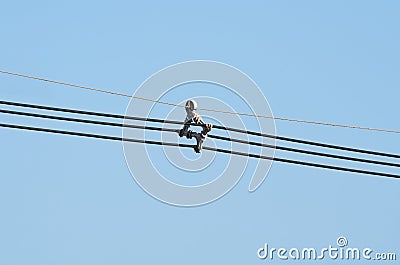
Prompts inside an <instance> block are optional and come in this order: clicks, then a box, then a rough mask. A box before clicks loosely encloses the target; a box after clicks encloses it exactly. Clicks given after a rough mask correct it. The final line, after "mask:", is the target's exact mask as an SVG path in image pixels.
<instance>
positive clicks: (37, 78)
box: [0, 69, 400, 133]
mask: <svg viewBox="0 0 400 265" xmlns="http://www.w3.org/2000/svg"><path fill="white" fill-rule="evenodd" d="M0 73H3V74H7V75H12V76H17V77H22V78H28V79H34V80H38V81H43V82H48V83H54V84H58V85H64V86H69V87H76V88H80V89H86V90H90V91H96V92H101V93H107V94H111V95H117V96H123V97H127V98H135V99H139V100H143V101H148V102H153V103H158V104H164V105H169V106H175V107H184V105H180V104H175V103H170V102H166V101H161V100H156V99H149V98H144V97H139V96H135V95H128V94H124V93H120V92H115V91H110V90H106V89H100V88H95V87H89V86H83V85H77V84H73V83H67V82H61V81H56V80H51V79H47V78H42V77H37V76H33V75H25V74H20V73H16V72H10V71H5V70H1V69H0ZM199 110H204V111H210V112H218V113H225V114H232V115H240V116H249V117H256V118H266V119H274V120H281V121H289V122H296V123H306V124H313V125H324V126H331V127H341V128H347V129H359V130H367V131H377V132H386V133H400V130H389V129H380V128H372V127H363V126H355V125H346V124H338V123H329V122H320V121H310V120H304V119H303V120H300V119H292V118H283V117H273V116H267V115H258V114H255V113H241V112H234V111H224V110H216V109H209V108H199Z"/></svg>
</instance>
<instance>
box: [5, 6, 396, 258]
mask: <svg viewBox="0 0 400 265" xmlns="http://www.w3.org/2000/svg"><path fill="white" fill-rule="evenodd" d="M399 10H400V4H399V3H398V2H397V1H384V2H382V1H381V2H379V3H378V2H376V1H351V2H349V1H329V2H328V1H301V2H300V1H275V2H272V1H251V2H244V1H242V2H240V3H239V2H236V1H219V2H218V3H216V2H215V1H202V2H196V3H182V2H181V1H166V2H161V1H159V2H156V1H147V2H145V1H142V2H141V3H138V2H134V1H113V2H101V1H57V2H55V1H34V2H29V1H8V2H4V3H2V8H1V10H0V23H1V24H2V25H3V26H2V27H1V29H0V34H1V36H2V38H1V42H0V69H4V70H9V71H15V72H20V73H26V74H32V75H37V76H41V77H48V78H51V79H56V80H61V81H67V82H72V83H78V84H82V85H89V86H94V87H100V88H105V89H110V90H116V91H119V92H122V93H127V94H133V93H134V91H135V89H136V88H137V87H138V86H139V85H140V84H141V83H142V82H143V81H144V80H145V79H146V78H148V77H149V76H150V75H151V74H153V73H155V72H157V71H158V70H160V69H162V68H164V67H167V66H169V65H172V64H175V63H178V62H182V61H187V60H195V59H202V60H214V61H220V62H224V63H227V64H230V65H232V66H234V67H236V68H238V69H240V70H242V71H243V72H245V73H246V74H248V75H249V76H250V77H251V78H252V79H253V80H254V81H255V82H256V83H257V84H258V85H259V87H260V88H261V89H262V91H263V92H264V94H265V96H266V98H267V99H268V101H269V104H270V106H271V109H272V111H273V113H274V115H275V116H276V117H291V118H299V119H309V120H316V121H328V122H334V123H344V124H351V125H353V124H354V125H363V126H369V127H380V128H388V129H399V124H398V122H397V121H398V113H399V111H398V98H399V96H400V92H399V91H400V90H399V87H400V78H399V75H398V73H399V72H400V64H399V62H400V52H399V48H398V47H400V37H399V34H398V28H399V24H400V16H399ZM0 87H1V98H2V99H3V100H12V101H19V102H29V103H36V104H44V105H52V106H61V107H69V108H79V109H87V110H96V111H104V112H113V113H119V114H123V113H124V112H125V109H126V106H127V104H128V100H127V99H125V98H121V97H115V96H110V95H104V94H99V93H94V92H89V91H84V90H79V89H74V88H68V87H62V86H57V85H52V84H46V83H41V82H36V81H32V80H25V79H20V78H15V77H10V76H5V75H1V76H0ZM0 119H1V121H2V122H9V123H24V124H31V125H35V126H52V127H54V128H65V129H70V130H87V131H89V132H101V133H108V134H116V135H120V134H121V131H120V130H118V129H110V128H107V129H101V130H100V129H97V128H93V127H89V126H78V125H71V124H63V123H55V122H48V121H35V120H32V119H21V118H19V119H17V118H15V117H9V116H5V115H1V118H0ZM276 128H277V133H278V134H279V135H283V136H290V137H296V138H302V139H310V140H316V141H322V142H328V143H334V144H340V145H346V146H354V147H360V148H366V149H373V150H379V151H385V152H392V153H399V150H400V143H399V141H398V137H399V136H398V135H396V134H386V133H377V132H365V131H359V130H348V129H340V128H330V127H320V126H311V125H301V124H293V123H288V122H279V121H277V123H276ZM0 131H1V150H2V152H1V161H2V162H1V175H0V209H1V215H0V216H1V218H0V238H1V239H0V249H1V251H0V252H1V255H0V264H27V263H30V264H110V263H115V264H157V263H163V264H188V263H190V264H221V263H224V264H262V263H264V262H268V261H261V260H259V259H258V258H257V255H256V251H257V249H258V248H259V247H261V246H263V245H264V243H269V244H270V245H273V246H275V247H280V246H282V247H287V248H290V247H316V248H318V247H320V248H322V247H325V246H327V245H329V244H334V243H335V241H336V238H337V237H338V236H340V235H343V236H346V237H347V239H348V241H349V245H351V246H354V247H360V248H361V247H371V248H373V249H374V250H376V251H381V252H384V251H387V252H393V251H397V253H398V256H399V257H398V258H400V253H399V252H398V249H399V248H400V245H399V240H398V238H399V236H400V228H399V225H398V224H399V221H400V211H399V210H400V208H399V205H398V194H399V192H400V186H399V181H398V180H395V179H385V178H379V177H372V176H365V175H358V174H350V173H341V172H332V171H327V170H321V169H314V168H306V167H299V166H292V165H287V164H279V163H274V164H273V166H272V169H271V171H270V173H269V175H268V177H267V179H266V181H265V182H264V184H263V185H262V186H261V188H260V189H259V190H258V191H257V192H255V193H249V192H248V191H247V186H248V182H249V177H247V178H246V176H244V177H243V178H242V180H241V181H240V182H239V184H238V185H237V186H236V187H235V188H234V189H233V190H232V191H231V192H230V193H229V194H228V195H226V196H225V197H223V198H222V199H220V200H218V201H216V202H214V203H212V204H209V205H206V206H202V207H195V208H180V207H173V206H169V205H166V204H163V203H160V202H159V201H157V200H155V199H153V198H152V197H150V196H149V195H148V194H146V193H145V192H143V191H142V190H141V188H140V187H139V186H138V185H137V184H136V183H135V182H134V180H133V179H132V177H131V176H130V173H129V170H128V168H127V166H126V164H125V161H124V155H123V150H122V144H121V143H118V142H109V141H102V140H92V139H84V138H77V137H67V136H59V135H48V134H43V133H33V132H24V131H15V130H9V129H1V130H0ZM277 156H281V157H288V158H296V159H297V158H298V159H307V157H304V156H296V155H293V154H287V153H282V152H277ZM313 161H316V162H319V161H321V162H327V160H322V159H314V160H313ZM337 164H339V165H345V166H346V165H350V164H348V163H339V162H338V163H337ZM352 165H354V164H352ZM359 168H365V169H369V170H382V171H385V170H386V171H388V172H396V171H394V170H390V169H386V168H382V167H372V166H364V165H360V166H359ZM275 262H276V263H278V264H279V261H275ZM330 262H331V263H335V262H339V261H328V260H327V261H324V263H328V264H329V263H330ZM281 263H290V261H282V262H281ZM295 263H296V264H302V262H301V261H296V262H295ZM382 263H384V262H382Z"/></svg>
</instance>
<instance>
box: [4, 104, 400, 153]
mask: <svg viewBox="0 0 400 265" xmlns="http://www.w3.org/2000/svg"><path fill="white" fill-rule="evenodd" d="M0 104H3V105H9V106H16V107H25V108H33V109H41V110H50V111H57V112H66V113H73V114H83V115H89V116H98V117H106V118H117V119H128V120H136V121H146V122H156V123H167V124H177V125H182V124H184V122H182V121H171V120H163V119H155V118H143V117H135V116H123V115H118V114H110V113H102V112H93V111H83V110H76V109H66V108H58V107H48V106H43V105H34V104H27V103H19V102H10V101H4V100H0ZM190 125H193V126H201V125H198V124H190ZM213 128H214V129H220V130H226V131H232V132H238V133H244V134H249V135H254V136H261V137H266V138H272V139H276V140H281V141H287V142H293V143H299V144H306V145H312V146H318V147H324V148H330V149H336V150H341V151H349V152H355V153H362V154H368V155H376V156H383V157H390V158H400V155H398V154H391V153H384V152H378V151H372V150H365V149H360V148H352V147H345V146H340V145H333V144H326V143H320V142H315V141H308V140H301V139H296V138H290V137H284V136H277V135H271V134H266V133H260V132H255V131H248V130H242V129H237V128H232V127H226V126H221V125H213Z"/></svg>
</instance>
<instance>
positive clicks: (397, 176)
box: [0, 123, 400, 178]
mask: <svg viewBox="0 0 400 265" xmlns="http://www.w3.org/2000/svg"><path fill="white" fill-rule="evenodd" d="M0 127H5V128H13V129H20V130H29V131H39V132H47V133H55V134H63V135H73V136H80V137H89V138H97V139H105V140H114V141H127V142H133V143H142V144H151V145H165V146H174V147H184V148H193V147H194V146H193V145H188V144H178V143H168V142H159V141H150V140H140V139H132V138H122V137H115V136H108V135H99V134H90V133H82V132H73V131H64V130H54V129H48V128H38V127H30V126H22V125H15V124H5V123H0ZM203 149H204V150H209V151H214V152H220V153H226V154H233V155H239V156H245V157H252V158H258V159H266V160H273V161H277V162H282V163H289V164H296V165H302V166H309V167H316V168H324V169H331V170H338V171H345V172H352V173H359V174H366V175H374V176H381V177H389V178H400V175H395V174H390V173H383V172H376V171H368V170H361V169H354V168H346V167H338V166H331V165H325V164H318V163H309V162H304V161H297V160H291V159H284V158H278V157H269V156H263V155H257V154H248V153H243V152H237V151H232V150H226V149H221V148H213V147H208V146H203Z"/></svg>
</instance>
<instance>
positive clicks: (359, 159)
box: [0, 109, 400, 167]
mask: <svg viewBox="0 0 400 265" xmlns="http://www.w3.org/2000/svg"><path fill="white" fill-rule="evenodd" d="M0 113H6V114H13V115H23V116H28V117H36V118H45V119H52V120H61V121H70V122H79V123H88V124H96V125H106V126H113V127H128V128H135V129H144V130H153V131H167V132H174V133H178V132H179V130H175V129H169V128H159V127H152V126H141V125H133V124H125V125H124V124H121V123H114V122H104V121H95V120H87V119H77V118H68V117H60V116H52V115H45V114H37V113H29V112H21V111H13V110H4V109H0ZM208 137H210V138H213V139H217V140H223V141H231V142H237V143H243V144H249V145H254V146H261V147H267V148H276V149H279V150H284V151H289V152H295V153H302V154H309V155H315V156H321V157H328V158H335V159H342V160H348V161H355V162H362V163H370V164H376V165H384V166H391V167H400V164H395V163H390V162H384V161H377V160H370V159H361V158H355V157H348V156H341V155H333V154H326V153H320V152H314V151H308V150H302V149H296V148H289V147H284V146H274V145H269V144H263V143H258V142H252V141H245V140H239V139H234V138H229V137H224V136H219V135H212V134H209V135H208Z"/></svg>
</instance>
